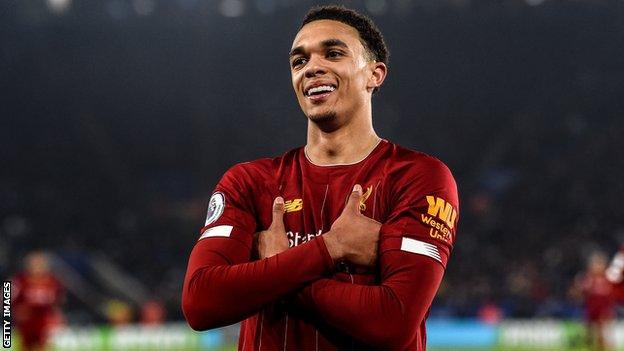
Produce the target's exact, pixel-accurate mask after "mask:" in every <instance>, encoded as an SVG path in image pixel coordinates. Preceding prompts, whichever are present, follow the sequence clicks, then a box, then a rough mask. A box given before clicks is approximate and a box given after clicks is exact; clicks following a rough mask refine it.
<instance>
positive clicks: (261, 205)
mask: <svg viewBox="0 0 624 351" xmlns="http://www.w3.org/2000/svg"><path fill="white" fill-rule="evenodd" d="M387 60H388V51H387V49H386V46H385V43H384V41H383V38H382V36H381V34H380V33H379V30H378V29H377V28H376V27H375V25H374V24H373V23H372V22H371V21H370V20H369V19H367V18H365V17H363V16H361V15H360V14H358V13H356V12H354V11H352V10H347V9H344V8H341V7H321V8H316V9H313V10H311V11H310V12H309V13H308V14H307V15H306V17H305V18H304V21H303V23H302V26H301V28H300V30H299V32H298V33H297V35H296V37H295V39H294V41H293V44H292V48H291V51H290V56H289V62H290V67H291V68H290V69H291V76H292V84H293V88H294V90H295V94H296V96H297V100H298V101H299V105H300V106H301V109H302V110H303V112H304V114H305V115H306V117H307V119H308V134H307V144H306V146H305V147H303V148H298V149H294V150H291V151H289V152H287V153H286V154H284V155H283V156H281V157H277V158H273V159H261V160H257V161H253V162H248V163H242V164H239V165H236V166H234V167H232V168H231V169H230V170H228V171H227V172H226V173H225V175H224V176H223V178H222V179H221V181H220V182H219V184H218V185H217V186H216V189H215V192H214V193H213V195H212V197H211V199H210V203H209V209H208V218H207V219H206V224H205V226H204V228H203V229H202V234H201V236H200V238H199V241H198V242H197V244H196V245H195V247H194V249H193V251H192V253H191V256H190V260H189V266H188V270H187V273H186V278H185V281H184V288H183V295H182V306H183V310H184V314H185V316H186V319H187V321H188V322H189V324H190V325H191V327H193V328H194V329H200V330H203V329H209V328H216V327H220V326H224V325H228V324H232V323H235V322H238V321H241V320H243V322H242V324H241V332H240V338H239V350H343V349H348V350H351V349H357V350H363V349H373V348H378V349H384V350H403V349H410V350H424V349H425V340H426V337H425V318H426V315H427V313H428V310H429V307H430V305H431V302H432V300H433V298H434V296H435V293H436V291H437V289H438V286H439V284H440V282H441V280H442V276H443V274H444V269H445V267H446V263H447V260H448V258H449V255H450V252H451V248H452V245H453V242H454V240H455V229H456V225H457V220H458V197H457V187H456V184H455V181H454V180H453V177H452V175H451V173H450V171H449V170H448V168H447V167H446V166H445V165H444V164H443V163H442V162H440V161H438V160H437V159H435V158H432V157H430V156H427V155H425V154H422V153H417V152H414V151H410V150H407V149H404V148H402V147H400V146H398V145H395V144H393V143H391V142H389V141H387V140H383V139H381V138H379V137H378V136H377V134H376V133H375V131H374V129H373V126H372V112H371V111H372V109H371V98H372V94H373V92H374V91H376V90H377V89H379V87H380V86H381V85H382V83H383V81H384V79H385V77H386V74H387V67H386V64H387ZM271 204H273V205H272V206H271ZM254 232H259V234H258V235H257V242H256V241H254ZM255 243H256V244H255Z"/></svg>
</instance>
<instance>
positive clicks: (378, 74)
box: [366, 61, 388, 91]
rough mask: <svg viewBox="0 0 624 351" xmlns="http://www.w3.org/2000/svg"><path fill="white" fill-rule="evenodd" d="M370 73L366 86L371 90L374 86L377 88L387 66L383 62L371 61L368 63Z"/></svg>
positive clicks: (382, 79) (383, 78) (386, 72)
mask: <svg viewBox="0 0 624 351" xmlns="http://www.w3.org/2000/svg"><path fill="white" fill-rule="evenodd" d="M369 67H370V70H371V75H370V76H369V78H368V84H367V86H366V87H367V88H368V89H370V90H371V91H372V90H373V89H375V88H379V87H380V86H381V85H382V84H383V82H384V80H385V79H386V75H387V74H388V67H387V66H386V64H385V63H383V62H377V61H372V62H370V63H369Z"/></svg>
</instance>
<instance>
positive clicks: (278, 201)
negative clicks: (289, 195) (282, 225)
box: [275, 196, 284, 205]
mask: <svg viewBox="0 0 624 351" xmlns="http://www.w3.org/2000/svg"><path fill="white" fill-rule="evenodd" d="M275 203H276V204H278V205H281V204H283V203H284V198H283V197H281V196H278V197H276V198H275Z"/></svg>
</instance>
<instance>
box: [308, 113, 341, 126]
mask: <svg viewBox="0 0 624 351" xmlns="http://www.w3.org/2000/svg"><path fill="white" fill-rule="evenodd" d="M308 119H309V120H310V121H312V122H314V123H319V124H325V123H331V122H333V121H335V120H336V112H334V111H327V112H322V113H316V114H309V115H308Z"/></svg>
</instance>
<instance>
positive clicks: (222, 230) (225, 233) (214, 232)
mask: <svg viewBox="0 0 624 351" xmlns="http://www.w3.org/2000/svg"><path fill="white" fill-rule="evenodd" d="M233 228H234V227H232V226H231V225H218V226H216V227H212V228H209V229H206V231H205V232H204V233H203V234H202V235H201V236H200V237H199V239H198V240H201V239H204V238H210V237H214V236H222V237H229V236H230V234H232V229H233Z"/></svg>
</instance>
